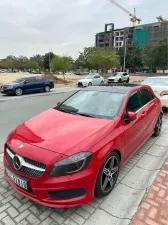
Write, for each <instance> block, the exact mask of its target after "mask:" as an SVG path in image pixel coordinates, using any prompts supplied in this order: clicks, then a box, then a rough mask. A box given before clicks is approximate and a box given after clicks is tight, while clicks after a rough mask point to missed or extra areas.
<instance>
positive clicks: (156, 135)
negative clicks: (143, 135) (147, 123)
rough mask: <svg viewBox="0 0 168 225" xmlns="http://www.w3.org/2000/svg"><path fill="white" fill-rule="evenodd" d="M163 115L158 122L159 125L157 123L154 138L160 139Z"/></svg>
mask: <svg viewBox="0 0 168 225" xmlns="http://www.w3.org/2000/svg"><path fill="white" fill-rule="evenodd" d="M162 117H163V116H162V114H160V116H159V118H158V120H157V123H156V126H155V129H154V134H153V136H154V137H158V136H159V135H160V133H161V130H162Z"/></svg>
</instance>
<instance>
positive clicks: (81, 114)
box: [75, 113, 94, 118]
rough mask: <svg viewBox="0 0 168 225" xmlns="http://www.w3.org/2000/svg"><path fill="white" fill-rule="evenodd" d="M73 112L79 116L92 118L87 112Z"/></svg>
mask: <svg viewBox="0 0 168 225" xmlns="http://www.w3.org/2000/svg"><path fill="white" fill-rule="evenodd" d="M75 114H76V115H80V116H86V117H91V118H94V117H93V116H91V115H90V114H87V113H75Z"/></svg>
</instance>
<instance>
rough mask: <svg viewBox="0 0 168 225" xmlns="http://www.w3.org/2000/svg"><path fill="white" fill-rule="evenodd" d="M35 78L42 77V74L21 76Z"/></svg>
mask: <svg viewBox="0 0 168 225" xmlns="http://www.w3.org/2000/svg"><path fill="white" fill-rule="evenodd" d="M32 77H33V78H35V77H41V76H40V75H34V76H33V75H30V76H24V77H21V78H25V79H27V78H32Z"/></svg>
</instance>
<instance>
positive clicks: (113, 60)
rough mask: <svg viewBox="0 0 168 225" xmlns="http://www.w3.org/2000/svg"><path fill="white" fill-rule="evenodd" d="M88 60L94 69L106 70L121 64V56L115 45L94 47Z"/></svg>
mask: <svg viewBox="0 0 168 225" xmlns="http://www.w3.org/2000/svg"><path fill="white" fill-rule="evenodd" d="M87 60H88V62H89V63H90V65H92V67H93V68H94V69H97V70H99V69H103V70H104V72H106V71H107V70H108V69H111V68H113V67H118V66H119V64H120V63H119V57H118V56H117V54H116V51H115V49H114V48H113V47H105V48H102V47H92V49H90V52H89V54H88V55H87Z"/></svg>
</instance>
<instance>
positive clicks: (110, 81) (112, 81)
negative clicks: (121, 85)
mask: <svg viewBox="0 0 168 225" xmlns="http://www.w3.org/2000/svg"><path fill="white" fill-rule="evenodd" d="M118 82H119V81H118V80H108V84H111V83H118Z"/></svg>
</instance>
